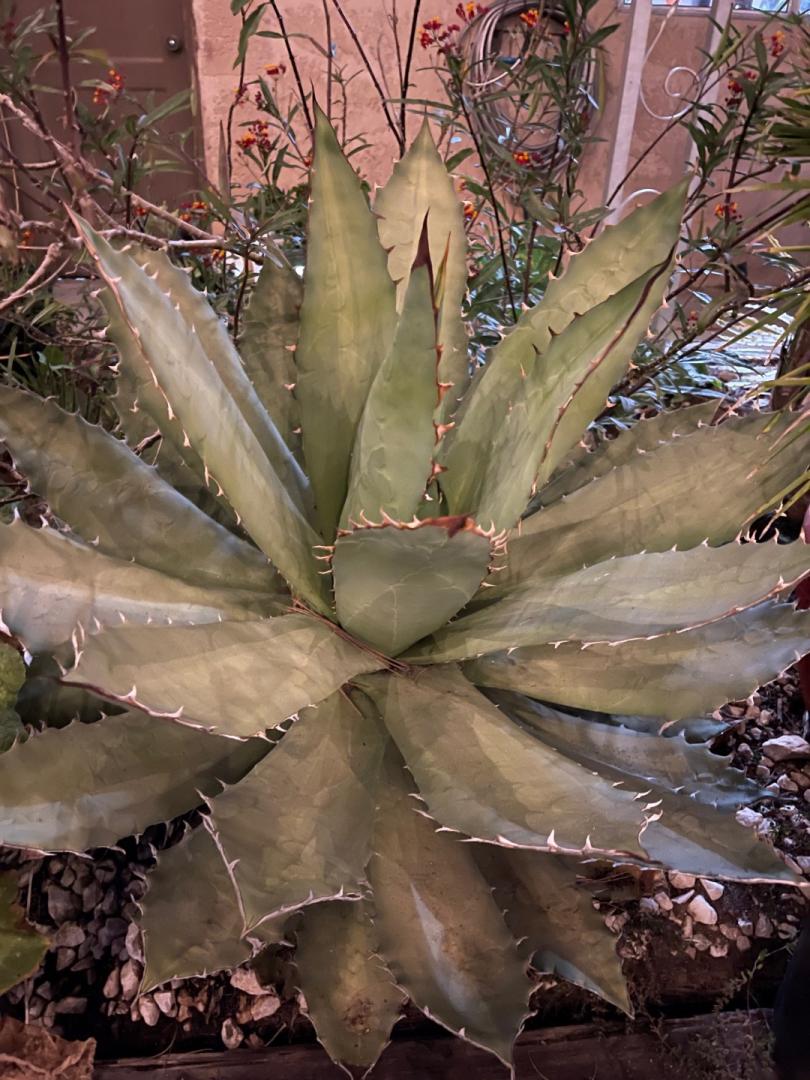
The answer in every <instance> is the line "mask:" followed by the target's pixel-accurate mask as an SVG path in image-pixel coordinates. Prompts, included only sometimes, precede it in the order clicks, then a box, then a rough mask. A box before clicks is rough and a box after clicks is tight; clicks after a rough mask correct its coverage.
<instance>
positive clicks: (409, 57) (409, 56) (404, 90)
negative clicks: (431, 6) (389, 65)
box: [399, 0, 422, 142]
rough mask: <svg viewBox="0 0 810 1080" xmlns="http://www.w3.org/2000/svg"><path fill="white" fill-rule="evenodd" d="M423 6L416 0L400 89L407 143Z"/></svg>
mask: <svg viewBox="0 0 810 1080" xmlns="http://www.w3.org/2000/svg"><path fill="white" fill-rule="evenodd" d="M421 6H422V0H414V3H413V13H412V15H411V30H410V33H409V35H408V51H407V53H406V55H405V73H404V74H403V76H402V86H401V88H400V95H399V96H400V99H401V100H400V106H399V123H400V126H401V128H402V141H403V142H406V141H407V117H408V110H407V98H408V91H409V90H410V88H411V64H412V63H413V50H414V46H415V44H416V30H417V27H418V23H419V8H420V7H421Z"/></svg>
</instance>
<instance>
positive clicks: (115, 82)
mask: <svg viewBox="0 0 810 1080" xmlns="http://www.w3.org/2000/svg"><path fill="white" fill-rule="evenodd" d="M123 89H124V76H123V75H122V74H121V72H120V71H116V70H115V68H110V70H109V71H108V72H107V86H97V87H96V88H95V90H94V91H93V104H94V105H109V104H110V101H111V100H112V99H113V98H117V97H118V95H119V94H120V93H121V91H122V90H123Z"/></svg>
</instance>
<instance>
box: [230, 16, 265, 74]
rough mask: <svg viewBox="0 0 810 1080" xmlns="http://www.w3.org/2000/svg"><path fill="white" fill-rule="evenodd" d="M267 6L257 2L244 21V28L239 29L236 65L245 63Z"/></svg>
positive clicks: (234, 64) (234, 63)
mask: <svg viewBox="0 0 810 1080" xmlns="http://www.w3.org/2000/svg"><path fill="white" fill-rule="evenodd" d="M266 7H267V4H257V5H256V7H255V8H253V10H252V11H251V12H250V14H249V15H248V16H247V18H246V19H245V21H244V22H243V23H242V28H241V30H240V31H239V44H238V46H237V49H236V59H235V60H234V62H233V66H234V67H239V65H240V64H241V63H243V61H244V59H245V57H246V55H247V50H248V45H249V44H250V39H251V38H252V37H253V35H254V34H255V33H256V31H257V30H258V29H259V23H260V22H261V21H262V16H263V15H264V9H265V8H266ZM240 10H241V9H240Z"/></svg>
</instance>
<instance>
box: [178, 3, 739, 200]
mask: <svg viewBox="0 0 810 1080" xmlns="http://www.w3.org/2000/svg"><path fill="white" fill-rule="evenodd" d="M341 2H342V7H343V9H344V11H345V12H346V14H347V15H348V17H349V19H350V20H351V22H352V23H353V25H354V27H355V29H356V31H357V34H358V36H359V37H360V39H361V41H362V42H363V44H364V46H365V47H366V48H367V50H368V51H369V53H370V54H371V55H372V57H373V58H374V61H375V62H376V61H377V57H378V56H381V57H382V58H383V63H384V68H385V71H386V74H387V75H388V77H389V78H390V80H391V81H390V87H391V92H392V93H395V92H396V80H397V75H396V63H395V56H394V52H393V43H392V42H393V39H392V35H391V29H390V26H389V25H388V23H387V20H386V11H390V8H391V0H341ZM457 2H458V0H432V2H431V3H430V4H429V5H428V4H423V5H422V18H429V17H431V16H434V15H435V16H438V17H439V18H441V19H442V20H443V21H445V22H453V21H456V22H457V21H458V19H457V16H456V15H455V14H454V10H455V7H456V4H457ZM327 3H328V8H329V10H330V12H331V21H332V33H331V39H332V41H333V43H334V46H335V63H336V64H337V65H340V66H345V69H346V72H347V74H348V73H353V72H358V71H361V64H360V62H359V61H358V59H357V53H356V50H355V48H354V46H353V44H352V41H351V39H350V37H349V34H348V32H347V31H346V29H345V28H344V26H343V25H342V23H341V21H340V19H339V18H338V16H337V14H336V13H335V11H334V8H333V7H332V5H331V3H330V2H329V0H327ZM192 5H193V16H194V22H195V27H196V36H197V43H198V52H197V77H198V83H199V93H200V105H201V114H202V124H203V132H204V144H205V153H206V161H207V164H208V168H209V171H210V174H211V175H216V166H215V162H216V158H217V144H218V130H219V124H220V121H221V120H224V119H225V117H226V116H227V112H228V107H229V105H230V103H231V100H232V97H233V93H234V89H235V87H236V85H237V73H236V71H235V70H234V68H233V60H234V57H235V55H236V44H237V38H238V31H239V20H238V19H237V18H236V17H234V16H232V15H231V14H230V4H229V0H192ZM324 6H325V5H324V2H323V0H279V7H280V8H281V11H282V14H283V16H284V18H285V21H286V27H287V30H288V31H289V32H290V33H291V34H293V35H302V36H296V37H294V38H293V42H294V48H295V51H296V54H297V56H298V59H299V63H300V68H301V74H302V78H303V81H304V84H305V86H309V84H310V82H311V83H312V85H313V86H314V88H315V91H316V93H317V95H318V97H319V99H320V100H321V101H324V100H325V98H326V93H325V88H326V75H325V72H326V61H325V59H324V57H323V56H322V55H321V54H320V53H319V51H318V49H317V48H316V46H315V45H314V44H313V43H312V41H311V40H310V39H309V36H310V35H311V37H312V38H314V39H315V40H316V41H317V42H319V43H320V44H321V45H323V44H324V43H325V41H326V32H325V25H324ZM398 7H399V9H400V16H401V18H402V20H403V24H405V23H406V22H407V21H408V20H409V18H410V10H411V4H410V3H409V2H408V0H399V4H398ZM662 18H663V16H662V15H661V14H659V13H658V12H656V13H655V14H654V15H653V19H652V26H651V28H650V36H649V42H650V43H652V42H653V41H655V40H656V36H657V33H658V29H659V27H660V26H661V20H662ZM742 18H744V19H746V20H748V19H750V18H751V16H742ZM592 20H593V23H594V24H595V25H602V24H603V23H610V22H615V23H617V24H618V27H619V28H618V30H617V31H616V32H615V33H614V34H613V35H612V36H611V37H610V38H608V39H607V42H606V50H605V64H604V109H603V112H602V114H601V115H600V116H599V117H598V120H597V123H596V125H595V128H594V133H595V134H596V136H597V137H598V138H599V139H600V140H601V141H598V142H595V143H594V144H593V145H591V146H590V147H589V148H588V150H587V158H586V167H585V168H584V169H583V172H582V178H581V182H582V185H583V188H584V190H585V194H586V197H587V200H588V202H590V203H592V204H596V203H598V202H600V201H601V200H602V199H603V198H604V196H605V185H606V180H607V174H608V168H609V161H610V154H611V148H612V143H613V132H614V131H615V128H616V123H617V119H618V112H619V105H620V98H621V88H622V84H623V79H624V68H625V59H626V52H627V48H628V41H629V36H630V14H629V11H627V10H625V9H624V8H622V7H620V6H617V4H616V2H615V0H599V3H598V4H597V5H596V7H595V9H594V12H593V15H592ZM420 21H421V20H420ZM262 29H264V30H277V29H278V26H277V24H276V21H275V17H274V15H273V13H272V11H271V10H270V9H269V7H268V8H267V10H266V12H265V21H264V23H263V25H262ZM709 32H710V23H709V20H708V17H707V15H706V14H705V13H703V12H699V11H694V10H693V11H689V10H686V11H683V12H678V13H676V14H675V15H674V16H673V17H672V18H671V19H670V20H669V21H668V22H667V24H666V27H665V29H664V32H663V33H662V34H661V36H660V38H658V40H657V42H656V44H655V46H654V48H653V50H652V52H651V55H650V57H649V60H648V63H647V64H646V66H645V70H644V79H643V93H644V95H645V98H646V101H647V103H648V105H649V106H650V108H651V109H652V110H653V111H654V112H656V113H659V114H660V115H667V114H670V113H672V112H673V111H675V110H676V109H677V107H678V102H677V101H676V100H674V99H673V98H671V97H668V96H667V94H666V92H665V83H666V79H667V75H668V73H669V72H670V69H671V68H673V67H674V66H675V65H682V66H685V67H694V68H697V67H698V66H699V65H700V62H701V55H700V54H701V50H702V49H705V48H706V47H707V44H708V35H709ZM401 33H402V37H403V39H404V38H405V36H406V27H405V25H403V26H402V27H401ZM278 63H285V64H287V67H288V70H287V73H286V75H285V77H284V78H283V79H282V80H280V82H279V90H280V93H281V97H282V99H284V98H285V97H287V96H288V93H289V91H288V89H286V88H289V87H290V86H291V73H290V71H289V64H288V61H287V56H286V53H285V49H284V44H283V42H281V41H278V40H272V39H269V38H261V39H254V40H253V42H252V43H251V46H250V49H249V52H248V63H247V74H248V77H250V76H251V74H254V73H257V72H261V71H263V70H264V68H265V66H266V65H268V64H278ZM430 63H431V54H430V53H427V52H425V51H423V50H422V49H421V48H420V47H419V45H418V44H417V47H416V55H415V58H414V84H415V85H414V87H413V89H412V94H413V96H414V97H426V98H430V97H435V90H436V76H435V74H433V73H432V72H431V71H430V70H428V66H429V64H430ZM688 81H689V80H688V77H686V76H684V75H680V76H675V77H674V79H673V80H672V88H673V89H681V90H685V89H687V88H688ZM348 102H349V104H348V108H349V130H350V131H353V132H356V133H360V132H362V133H363V134H364V136H365V139H366V141H367V142H368V143H369V144H370V145H369V149H367V150H364V151H363V152H362V153H360V154H359V155H358V156H357V158H356V159H355V163H356V165H358V166H359V168H360V169H361V171H362V172H363V174H364V175H365V177H366V178H367V179H368V180H369V181H370V182H372V183H382V182H383V181H384V180H385V179H386V178H387V176H388V174H389V172H390V169H391V164H392V161H393V160H394V159H395V157H396V156H397V148H396V143H395V141H394V138H393V136H392V135H391V133H390V131H389V129H388V127H387V126H386V123H385V119H384V117H383V114H382V110H381V108H380V103H379V98H378V97H377V95H376V93H375V91H374V88H373V86H372V84H371V82H370V80H369V78H368V76H367V75H366V74H365V72H362V71H361V73H360V74H359V75H358V76H357V77H356V78H355V79H354V80H353V81H352V82H351V84H350V87H349V91H348ZM250 115H251V114H250V111H249V106H244V107H243V108H241V109H240V110H239V112H238V118H239V119H240V120H242V119H249V118H250ZM410 123H411V127H410V131H411V134H413V133H415V131H416V129H417V125H418V123H419V121H418V118H417V117H415V116H414V117H413V118H412V120H411V122H410ZM661 127H662V123H661V121H660V120H658V119H655V118H653V117H651V116H650V115H649V114H648V113H647V112H646V111H645V109H643V108H642V107H641V106H639V109H638V112H637V116H636V126H635V134H634V139H633V145H632V149H631V161H632V160H633V159H634V158H635V157H636V156H637V155H638V154H640V153H641V151H642V150H643V149H645V148H646V147H647V146H648V145H649V143H650V142H651V141H652V139H653V137H654V136H655V135H656V134H657V133H658V132H659V131H660V129H661ZM687 153H688V146H687V138H686V135H685V133H684V132H683V130H682V129H677V130H676V131H674V132H673V133H672V134H670V135H669V136H668V137H667V138H665V139H664V140H662V141H661V143H660V144H659V145H658V146H657V147H656V148H655V150H653V151H652V152H651V153H650V154H649V156H648V158H647V159H646V160H645V162H644V164H643V166H642V167H640V168H639V170H638V171H637V173H636V175H635V176H634V178H633V180H632V183H631V184H630V185H629V190H638V189H643V188H648V187H655V188H662V187H665V186H666V185H667V184H668V183H669V182H671V181H674V180H675V179H676V178H677V177H679V176H680V175H682V173H683V171H684V166H685V161H686V157H687ZM468 167H469V165H465V168H468Z"/></svg>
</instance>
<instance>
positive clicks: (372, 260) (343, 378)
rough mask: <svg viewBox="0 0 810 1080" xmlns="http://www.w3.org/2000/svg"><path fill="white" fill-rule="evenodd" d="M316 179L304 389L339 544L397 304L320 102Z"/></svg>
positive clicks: (330, 534)
mask: <svg viewBox="0 0 810 1080" xmlns="http://www.w3.org/2000/svg"><path fill="white" fill-rule="evenodd" d="M311 185H312V197H311V205H310V214H309V229H308V241H307V267H306V273H305V275H304V285H305V289H304V303H303V307H302V308H301V332H300V336H299V341H298V348H297V350H296V354H295V361H296V366H297V368H298V382H297V387H296V396H297V397H298V401H299V403H300V406H301V424H302V428H303V437H304V456H305V458H306V462H307V469H308V471H309V475H310V479H311V480H312V488H313V491H314V493H315V503H316V509H317V514H318V520H319V522H320V528H321V532H322V534H323V536H324V539H325V540H326V542H327V543H331V541H332V539H333V538H334V535H335V528H336V525H337V523H338V520H339V518H340V511H341V508H342V506H343V503H344V501H345V498H346V492H347V489H348V480H349V460H350V457H351V452H352V447H353V445H354V438H355V434H356V431H357V425H358V424H359V422H360V417H361V415H362V412H363V407H364V406H365V403H366V397H367V395H368V392H369V389H370V387H371V384H372V382H373V380H374V376H375V375H376V373H377V369H378V368H379V366H380V364H381V363H382V362H383V359H384V358H385V356H386V354H387V352H388V349H389V347H390V345H391V341H392V339H393V335H394V328H395V326H396V308H395V301H394V285H393V282H392V281H391V279H390V277H389V276H388V270H387V268H386V258H385V252H384V251H383V249H382V246H381V245H380V241H379V239H378V237H377V226H376V223H375V219H374V215H373V214H372V212H371V210H370V209H369V206H368V203H367V202H366V196H365V194H364V192H363V190H362V187H361V185H360V181H359V179H358V178H357V176H355V174H354V172H353V170H352V168H351V166H350V165H349V163H348V161H347V160H346V158H345V157H344V156H343V153H342V151H341V149H340V146H339V144H338V141H337V138H336V136H335V133H334V131H333V130H332V128H331V127H330V125H329V121H328V120H327V119H326V117H325V116H324V115H323V113H322V112H320V110H318V111H317V123H316V126H315V163H314V165H313V169H312V180H311Z"/></svg>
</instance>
